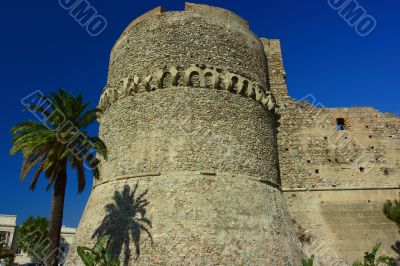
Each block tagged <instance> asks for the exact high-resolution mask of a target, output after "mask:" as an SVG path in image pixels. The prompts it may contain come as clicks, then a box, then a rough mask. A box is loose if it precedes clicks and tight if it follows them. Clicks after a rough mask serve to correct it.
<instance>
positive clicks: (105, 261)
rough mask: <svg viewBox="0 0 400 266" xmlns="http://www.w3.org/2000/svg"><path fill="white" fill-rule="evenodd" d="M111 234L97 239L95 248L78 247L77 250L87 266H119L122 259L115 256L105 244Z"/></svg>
mask: <svg viewBox="0 0 400 266" xmlns="http://www.w3.org/2000/svg"><path fill="white" fill-rule="evenodd" d="M109 239H110V236H103V237H100V239H99V240H98V241H97V243H96V244H95V245H94V247H93V248H87V247H78V248H77V252H78V255H79V257H80V258H81V260H82V262H83V263H84V264H85V265H86V266H119V265H120V261H119V259H118V258H114V257H113V256H112V255H111V254H110V253H109V251H107V250H106V248H105V246H106V244H107V242H108V240H109Z"/></svg>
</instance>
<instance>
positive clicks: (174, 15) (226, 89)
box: [67, 4, 303, 265]
mask: <svg viewBox="0 0 400 266" xmlns="http://www.w3.org/2000/svg"><path fill="white" fill-rule="evenodd" d="M267 73H268V70H267V64H266V57H265V54H264V51H263V46H262V44H261V42H260V40H259V39H258V37H256V36H255V35H254V33H252V32H251V31H249V29H248V27H247V23H246V22H245V21H244V20H243V19H241V18H238V17H237V16H236V15H234V14H233V13H231V12H228V11H226V10H222V9H219V8H212V7H208V6H204V5H193V4H187V6H186V9H185V11H182V12H162V9H160V8H158V9H155V10H153V11H150V13H149V14H146V15H144V16H142V17H140V18H139V19H138V20H136V21H134V22H133V23H132V24H131V25H130V26H128V28H127V30H126V31H125V32H124V33H123V34H122V36H121V38H120V40H118V41H117V43H116V44H115V46H114V48H113V51H112V55H111V60H110V70H109V79H108V84H107V86H106V88H105V89H104V91H103V93H102V96H101V99H100V103H99V104H100V107H102V108H103V109H104V110H105V111H104V113H103V114H102V117H101V118H100V137H101V138H102V139H103V140H104V142H105V143H106V145H107V147H108V158H107V160H102V163H101V167H100V172H101V178H100V180H97V181H96V183H95V185H94V189H93V191H92V193H91V196H90V199H89V201H88V204H87V207H86V209H85V212H84V214H83V216H82V220H81V223H80V225H79V228H78V232H77V239H76V242H75V245H84V246H91V245H93V243H94V242H95V241H96V239H98V237H100V236H102V235H110V236H111V239H110V242H109V243H108V248H109V249H110V250H111V252H112V254H113V255H115V256H119V257H120V258H121V261H122V262H123V265H133V264H135V265H136V264H138V265H241V264H246V263H248V262H249V261H250V262H251V263H252V264H253V263H254V264H258V265H288V264H290V265H299V264H300V261H301V258H302V256H303V252H302V249H301V243H300V241H299V239H298V238H297V236H296V233H295V227H294V224H293V222H292V220H291V219H290V216H289V214H288V210H287V206H286V203H285V201H284V197H283V193H282V191H281V184H280V175H279V162H278V146H277V139H276V123H277V121H276V118H277V109H276V108H275V107H276V102H275V99H274V97H273V95H272V94H271V92H270V91H269V87H268V79H267ZM79 263H80V261H79V258H78V256H77V254H76V253H75V252H72V253H71V254H70V257H69V259H68V262H67V265H77V264H78V265H79Z"/></svg>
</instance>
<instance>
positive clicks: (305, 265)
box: [301, 255, 314, 266]
mask: <svg viewBox="0 0 400 266" xmlns="http://www.w3.org/2000/svg"><path fill="white" fill-rule="evenodd" d="M301 265H302V266H313V265H314V255H312V256H311V258H309V259H302V260H301Z"/></svg>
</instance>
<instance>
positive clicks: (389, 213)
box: [383, 200, 400, 225]
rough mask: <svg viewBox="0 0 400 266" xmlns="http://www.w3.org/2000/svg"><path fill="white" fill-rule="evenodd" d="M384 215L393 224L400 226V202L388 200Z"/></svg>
mask: <svg viewBox="0 0 400 266" xmlns="http://www.w3.org/2000/svg"><path fill="white" fill-rule="evenodd" d="M383 213H384V214H385V215H386V217H387V218H388V219H390V220H392V221H393V222H395V223H397V225H400V200H394V201H391V200H388V201H386V202H385V204H384V205H383Z"/></svg>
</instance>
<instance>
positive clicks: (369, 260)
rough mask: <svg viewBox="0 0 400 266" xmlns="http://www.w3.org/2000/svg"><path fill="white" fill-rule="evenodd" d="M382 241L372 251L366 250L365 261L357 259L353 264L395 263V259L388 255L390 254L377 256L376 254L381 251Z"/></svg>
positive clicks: (353, 265) (373, 265) (374, 265)
mask: <svg viewBox="0 0 400 266" xmlns="http://www.w3.org/2000/svg"><path fill="white" fill-rule="evenodd" d="M381 245H382V243H377V244H376V245H375V246H374V247H373V248H372V252H365V255H364V261H363V262H361V261H359V260H358V261H355V262H353V264H352V266H378V265H381V264H383V265H394V261H395V259H393V258H391V257H388V256H379V257H377V256H376V254H377V253H378V251H379V248H380V247H381Z"/></svg>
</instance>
